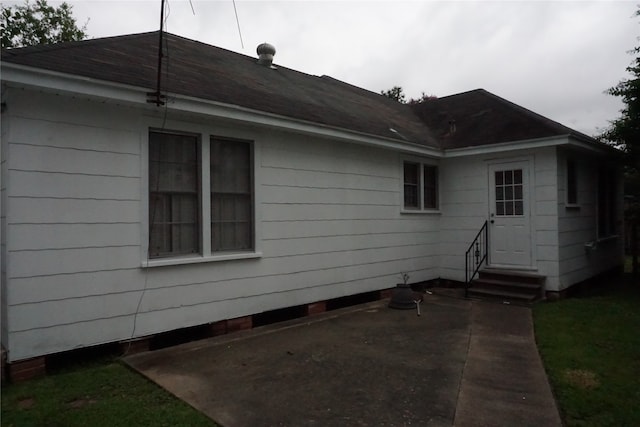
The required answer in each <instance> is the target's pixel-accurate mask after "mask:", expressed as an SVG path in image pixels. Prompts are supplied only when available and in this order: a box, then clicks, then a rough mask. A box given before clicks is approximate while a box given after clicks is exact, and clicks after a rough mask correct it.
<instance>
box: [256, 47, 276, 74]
mask: <svg viewBox="0 0 640 427" xmlns="http://www.w3.org/2000/svg"><path fill="white" fill-rule="evenodd" d="M256 52H258V64H260V65H264V66H265V67H269V68H273V69H274V70H275V69H276V67H274V66H273V56H274V55H275V54H276V48H275V47H273V45H270V44H269V43H262V44H260V45H258V48H257V49H256Z"/></svg>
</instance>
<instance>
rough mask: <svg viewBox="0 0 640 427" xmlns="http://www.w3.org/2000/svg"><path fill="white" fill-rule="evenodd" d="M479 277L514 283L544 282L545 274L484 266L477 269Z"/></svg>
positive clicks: (539, 283)
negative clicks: (482, 268)
mask: <svg viewBox="0 0 640 427" xmlns="http://www.w3.org/2000/svg"><path fill="white" fill-rule="evenodd" d="M479 277H480V279H494V280H504V281H509V282H516V283H529V284H538V285H542V284H544V281H545V280H546V276H542V275H540V274H536V273H532V272H528V271H521V270H503V269H497V268H485V269H484V270H480V271H479Z"/></svg>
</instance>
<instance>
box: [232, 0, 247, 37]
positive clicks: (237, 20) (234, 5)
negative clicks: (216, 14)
mask: <svg viewBox="0 0 640 427" xmlns="http://www.w3.org/2000/svg"><path fill="white" fill-rule="evenodd" d="M232 1H233V11H234V12H235V14H236V24H237V25H238V34H239V35H240V45H241V46H242V48H243V49H244V42H243V41H242V31H241V30H240V19H238V9H237V8H236V0H232Z"/></svg>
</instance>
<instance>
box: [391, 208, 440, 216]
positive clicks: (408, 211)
mask: <svg viewBox="0 0 640 427" xmlns="http://www.w3.org/2000/svg"><path fill="white" fill-rule="evenodd" d="M400 213H401V214H414V215H415V214H418V215H440V214H442V212H440V209H428V210H420V209H415V210H414V209H401V210H400Z"/></svg>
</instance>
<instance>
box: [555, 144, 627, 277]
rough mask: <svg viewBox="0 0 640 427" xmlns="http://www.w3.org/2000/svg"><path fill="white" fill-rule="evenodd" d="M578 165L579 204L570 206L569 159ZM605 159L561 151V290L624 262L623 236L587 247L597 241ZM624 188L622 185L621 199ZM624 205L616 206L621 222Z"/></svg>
mask: <svg viewBox="0 0 640 427" xmlns="http://www.w3.org/2000/svg"><path fill="white" fill-rule="evenodd" d="M568 158H571V159H572V160H573V161H574V162H575V165H576V174H577V185H578V207H577V208H575V207H570V208H567V207H566V162H567V159H568ZM601 165H602V158H599V157H596V156H592V155H589V154H585V153H582V152H575V151H568V150H558V183H559V185H558V217H559V219H558V222H559V257H560V284H559V286H560V289H564V288H568V287H569V286H571V285H573V284H575V283H579V282H581V281H583V280H586V279H588V278H590V277H592V276H594V275H596V274H598V273H600V272H603V271H606V270H609V269H611V268H614V267H616V266H619V265H620V264H621V263H622V254H623V239H622V236H619V237H618V238H616V239H613V240H611V241H607V242H601V243H599V244H597V246H596V249H595V250H587V249H586V248H585V244H586V243H588V242H594V241H595V240H597V221H598V218H597V191H598V168H599V167H600V166H601ZM619 178H620V177H619ZM621 192H622V188H621V186H619V188H618V197H620V200H621ZM622 209H623V208H622V205H619V206H617V207H616V211H617V215H618V221H622Z"/></svg>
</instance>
